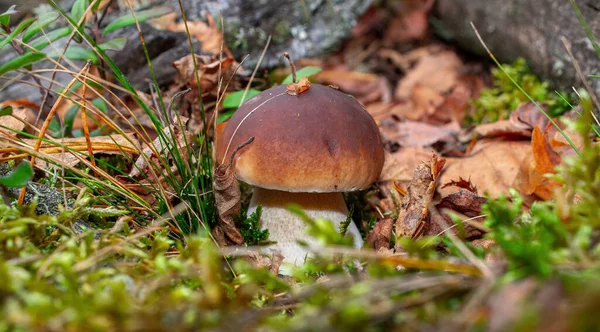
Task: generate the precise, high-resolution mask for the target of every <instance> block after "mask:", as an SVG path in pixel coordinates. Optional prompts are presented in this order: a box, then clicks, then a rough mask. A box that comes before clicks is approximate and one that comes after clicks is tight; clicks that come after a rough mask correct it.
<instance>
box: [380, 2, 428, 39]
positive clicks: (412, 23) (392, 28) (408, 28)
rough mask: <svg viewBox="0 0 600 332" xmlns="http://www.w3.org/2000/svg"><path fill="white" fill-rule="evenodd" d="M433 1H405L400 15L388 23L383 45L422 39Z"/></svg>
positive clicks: (425, 31)
mask: <svg viewBox="0 0 600 332" xmlns="http://www.w3.org/2000/svg"><path fill="white" fill-rule="evenodd" d="M434 3H435V1H433V0H423V1H414V0H412V1H405V2H402V3H401V4H402V5H401V8H400V9H399V10H400V13H399V14H398V15H396V17H395V18H394V19H393V20H392V22H390V24H389V26H388V28H387V30H386V32H385V36H384V43H385V44H387V45H390V46H392V45H394V44H395V43H406V42H409V41H413V40H419V39H422V38H423V37H424V36H425V35H426V34H427V31H428V27H429V18H428V16H429V11H430V10H431V8H432V7H433V4H434Z"/></svg>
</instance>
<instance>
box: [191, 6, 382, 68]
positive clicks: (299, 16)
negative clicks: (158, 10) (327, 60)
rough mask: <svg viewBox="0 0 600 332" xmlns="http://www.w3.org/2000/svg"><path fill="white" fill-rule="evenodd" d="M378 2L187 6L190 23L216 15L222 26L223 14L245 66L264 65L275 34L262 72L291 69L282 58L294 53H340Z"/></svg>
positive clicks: (229, 39) (233, 48)
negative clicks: (360, 17) (353, 28)
mask: <svg viewBox="0 0 600 332" xmlns="http://www.w3.org/2000/svg"><path fill="white" fill-rule="evenodd" d="M371 2H372V0H304V1H299V0H281V1H271V0H252V1H248V0H208V1H206V0H191V1H185V2H184V9H185V12H186V15H187V17H188V19H189V20H191V21H195V20H205V17H206V15H207V14H211V15H212V16H213V17H214V18H215V21H216V22H218V24H219V27H220V19H219V17H220V15H221V14H222V15H223V22H224V23H223V24H224V27H225V29H224V31H225V43H226V44H227V46H228V47H229V49H230V50H231V51H232V53H233V55H234V56H235V57H236V58H237V59H238V60H241V59H242V58H243V57H244V56H245V55H247V54H249V55H250V58H248V60H247V61H246V62H245V63H244V67H246V68H253V67H254V66H255V65H256V63H257V62H258V58H259V55H260V53H261V52H262V50H263V48H264V46H265V44H266V42H267V38H268V36H269V35H271V38H272V40H271V45H270V47H269V49H268V51H267V54H266V55H265V58H264V59H263V62H262V64H261V67H260V68H261V69H266V68H273V67H275V66H279V65H285V62H284V61H283V59H281V58H280V55H281V53H282V52H285V51H287V52H289V53H290V55H291V56H292V57H293V58H294V59H300V58H303V57H313V56H317V55H321V54H324V53H327V52H331V51H334V50H335V49H336V47H338V46H339V45H340V44H341V43H342V42H343V41H344V39H346V38H347V37H348V36H349V35H350V33H351V30H352V27H353V26H354V25H355V24H356V22H357V19H358V17H359V16H360V15H362V14H363V13H364V12H366V10H367V9H368V7H369V6H370V4H371Z"/></svg>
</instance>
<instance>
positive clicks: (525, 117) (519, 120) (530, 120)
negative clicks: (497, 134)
mask: <svg viewBox="0 0 600 332" xmlns="http://www.w3.org/2000/svg"><path fill="white" fill-rule="evenodd" d="M538 105H540V106H541V107H542V109H543V110H544V111H545V112H546V113H547V112H548V106H547V105H545V104H543V103H538ZM509 121H510V122H511V123H512V124H513V125H514V126H515V127H516V128H524V129H529V130H530V131H531V130H533V128H535V127H536V126H537V127H540V129H542V130H543V129H544V128H546V126H547V125H548V122H549V120H548V118H547V117H546V116H545V115H544V113H542V111H540V109H539V108H538V107H537V106H536V105H535V104H534V103H532V102H525V103H522V104H520V105H519V106H518V107H517V109H516V110H514V111H513V112H512V113H511V114H510V118H509Z"/></svg>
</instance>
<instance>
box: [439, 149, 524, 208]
mask: <svg viewBox="0 0 600 332" xmlns="http://www.w3.org/2000/svg"><path fill="white" fill-rule="evenodd" d="M528 154H531V143H530V142H528V141H508V140H502V139H483V140H480V141H478V142H477V143H476V144H475V147H474V148H473V151H472V152H471V154H469V156H467V157H463V158H447V163H446V167H445V168H444V172H443V173H442V175H441V176H440V182H441V183H448V182H450V181H453V180H455V179H458V178H460V177H461V176H462V177H469V178H470V180H471V182H472V183H473V185H474V186H477V189H478V190H479V192H480V193H483V194H489V195H491V196H492V197H496V196H498V195H499V194H505V195H508V188H510V187H512V186H513V184H514V181H515V179H516V177H517V174H518V172H519V168H520V166H521V164H522V163H523V160H524V159H525V156H527V155H528ZM455 191H457V190H456V189H455V188H453V187H446V188H440V189H439V192H440V194H441V195H442V196H446V195H448V194H450V193H452V192H455Z"/></svg>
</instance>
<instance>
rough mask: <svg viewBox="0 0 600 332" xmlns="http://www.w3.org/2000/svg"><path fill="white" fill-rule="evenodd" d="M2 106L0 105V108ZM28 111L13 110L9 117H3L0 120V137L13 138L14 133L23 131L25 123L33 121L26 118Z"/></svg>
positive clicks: (21, 109) (22, 109)
mask: <svg viewBox="0 0 600 332" xmlns="http://www.w3.org/2000/svg"><path fill="white" fill-rule="evenodd" d="M3 106H4V105H0V108H2V107H3ZM28 113H29V112H28V111H27V110H26V109H24V108H13V111H12V114H11V115H5V116H2V117H1V118H0V122H1V123H0V124H1V126H0V137H6V136H9V137H10V136H15V135H16V134H15V132H14V131H13V130H15V131H23V129H25V123H27V122H31V121H32V120H33V119H30V118H29V117H30V116H29V117H28Z"/></svg>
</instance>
